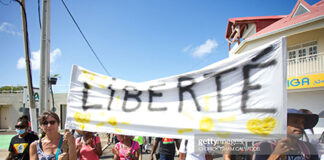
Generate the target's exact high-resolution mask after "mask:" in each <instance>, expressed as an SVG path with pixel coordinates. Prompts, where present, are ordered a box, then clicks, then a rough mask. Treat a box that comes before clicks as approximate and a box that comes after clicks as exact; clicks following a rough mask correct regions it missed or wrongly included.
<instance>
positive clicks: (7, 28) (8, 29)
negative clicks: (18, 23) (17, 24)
mask: <svg viewBox="0 0 324 160" xmlns="http://www.w3.org/2000/svg"><path fill="white" fill-rule="evenodd" d="M0 32H5V33H8V34H12V35H14V36H15V35H18V36H21V35H22V33H20V32H17V31H14V25H12V24H10V23H8V22H2V24H1V25H0Z"/></svg>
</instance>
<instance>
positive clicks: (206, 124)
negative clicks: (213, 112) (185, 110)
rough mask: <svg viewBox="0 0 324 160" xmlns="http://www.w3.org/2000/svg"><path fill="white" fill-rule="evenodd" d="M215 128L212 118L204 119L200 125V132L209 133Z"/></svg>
mask: <svg viewBox="0 0 324 160" xmlns="http://www.w3.org/2000/svg"><path fill="white" fill-rule="evenodd" d="M213 127H214V121H213V119H212V118H210V117H203V118H202V119H201V120H200V123H199V130H200V131H203V132H209V131H211V130H212V129H213Z"/></svg>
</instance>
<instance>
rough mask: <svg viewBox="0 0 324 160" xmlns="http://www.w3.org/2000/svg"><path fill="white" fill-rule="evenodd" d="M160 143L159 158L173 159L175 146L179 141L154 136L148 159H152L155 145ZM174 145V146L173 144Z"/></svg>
mask: <svg viewBox="0 0 324 160" xmlns="http://www.w3.org/2000/svg"><path fill="white" fill-rule="evenodd" d="M158 143H160V149H159V153H160V154H159V155H160V159H161V160H174V156H175V152H176V148H175V147H176V146H177V148H179V147H180V143H179V141H178V140H176V139H172V138H155V142H154V144H153V147H152V152H151V156H150V159H151V160H153V155H154V152H155V150H156V147H157V145H158ZM175 145H176V146H175Z"/></svg>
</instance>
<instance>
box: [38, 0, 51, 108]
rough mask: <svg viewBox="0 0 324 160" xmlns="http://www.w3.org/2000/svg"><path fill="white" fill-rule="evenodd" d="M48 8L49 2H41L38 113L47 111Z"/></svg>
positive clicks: (47, 0)
mask: <svg viewBox="0 0 324 160" xmlns="http://www.w3.org/2000/svg"><path fill="white" fill-rule="evenodd" d="M49 8H50V0H43V13H42V27H41V30H42V33H41V53H40V54H41V55H40V61H41V62H40V79H39V80H40V83H39V85H40V87H39V88H40V95H39V100H40V113H43V112H44V111H49V106H48V105H49V95H48V94H49V83H48V79H49V56H50V55H49V42H50V38H49V23H50V20H49V14H50V12H49Z"/></svg>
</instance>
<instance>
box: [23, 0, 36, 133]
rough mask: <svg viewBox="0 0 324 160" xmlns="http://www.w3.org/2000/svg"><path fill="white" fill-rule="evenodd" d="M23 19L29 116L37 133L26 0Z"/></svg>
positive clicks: (32, 127)
mask: <svg viewBox="0 0 324 160" xmlns="http://www.w3.org/2000/svg"><path fill="white" fill-rule="evenodd" d="M21 19H22V25H23V33H24V46H25V63H26V73H27V88H28V94H29V96H28V97H29V115H30V121H31V129H32V131H37V117H36V107H35V99H34V90H33V80H32V75H31V69H30V59H29V55H30V54H29V53H30V51H29V43H28V30H27V23H26V10H25V0H21Z"/></svg>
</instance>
